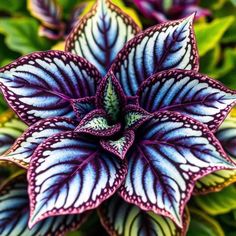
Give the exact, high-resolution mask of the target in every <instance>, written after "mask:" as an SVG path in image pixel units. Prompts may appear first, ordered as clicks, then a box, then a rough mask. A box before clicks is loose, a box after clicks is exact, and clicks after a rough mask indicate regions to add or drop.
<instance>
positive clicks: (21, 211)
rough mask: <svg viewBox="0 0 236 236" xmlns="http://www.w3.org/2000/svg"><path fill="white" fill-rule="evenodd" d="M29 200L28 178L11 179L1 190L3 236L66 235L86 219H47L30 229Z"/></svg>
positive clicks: (57, 217) (0, 205) (72, 217)
mask: <svg viewBox="0 0 236 236" xmlns="http://www.w3.org/2000/svg"><path fill="white" fill-rule="evenodd" d="M28 219H29V200H28V193H27V181H26V176H24V175H20V176H17V177H15V178H13V179H11V180H10V181H9V182H7V184H5V185H4V186H3V187H2V188H1V190H0V234H1V236H13V235H14V236H29V235H30V236H45V235H54V236H59V235H64V234H65V233H66V232H67V231H69V230H73V229H76V228H77V227H79V225H80V224H81V223H83V221H84V220H85V219H86V215H85V214H81V215H64V216H56V217H51V218H48V219H45V220H43V221H41V222H39V223H38V224H36V225H35V226H34V227H33V228H31V229H29V228H28V225H27V223H28Z"/></svg>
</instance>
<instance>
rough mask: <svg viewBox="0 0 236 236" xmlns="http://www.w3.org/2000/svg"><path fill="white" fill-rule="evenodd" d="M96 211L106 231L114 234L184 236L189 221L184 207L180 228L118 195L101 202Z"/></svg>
mask: <svg viewBox="0 0 236 236" xmlns="http://www.w3.org/2000/svg"><path fill="white" fill-rule="evenodd" d="M98 213H99V216H100V220H101V222H102V224H103V226H104V227H105V229H106V230H107V232H108V233H109V234H110V235H116V236H124V235H125V236H150V235H153V236H154V235H158V236H184V235H186V231H187V229H188V225H189V221H190V216H189V212H188V210H187V209H186V210H185V214H184V219H183V229H180V228H179V227H177V226H176V225H175V224H174V222H173V221H172V220H170V219H169V218H167V217H163V216H160V215H156V214H155V213H153V212H151V211H149V212H146V211H143V210H141V209H140V208H138V207H136V206H134V205H132V204H128V203H127V202H125V201H124V200H123V199H122V198H120V197H118V196H115V197H112V198H111V199H109V200H108V201H106V202H105V203H104V204H102V205H101V206H100V207H99V209H98Z"/></svg>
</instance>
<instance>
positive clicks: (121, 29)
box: [66, 0, 140, 76]
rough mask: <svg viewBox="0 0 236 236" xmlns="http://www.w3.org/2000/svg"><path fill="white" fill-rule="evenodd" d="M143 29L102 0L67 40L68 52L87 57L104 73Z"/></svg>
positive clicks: (108, 2)
mask: <svg viewBox="0 0 236 236" xmlns="http://www.w3.org/2000/svg"><path fill="white" fill-rule="evenodd" d="M139 31H140V29H139V27H138V26H137V25H136V24H135V22H134V21H133V20H132V19H131V17H129V16H128V15H127V14H125V13H124V12H122V10H121V9H120V8H118V7H117V6H115V5H114V4H112V3H111V1H109V0H98V1H97V2H96V4H95V5H94V6H93V8H92V9H91V10H90V11H89V12H88V14H87V15H85V16H84V17H83V18H82V19H81V20H80V21H79V22H78V24H77V27H75V28H74V30H73V31H72V32H71V34H70V35H69V37H68V38H67V40H66V51H69V52H72V53H74V54H76V55H79V56H81V57H83V58H86V59H87V60H88V61H90V62H91V63H92V64H93V65H95V66H96V67H97V68H98V70H99V71H100V73H101V74H102V75H103V76H104V75H105V74H106V73H107V71H108V70H109V68H110V65H111V64H112V62H113V61H114V59H115V57H116V55H117V53H118V52H119V51H120V50H121V49H122V47H123V46H124V45H125V43H126V42H127V41H128V40H130V39H131V38H133V37H134V36H135V35H136V34H137V33H138V32H139Z"/></svg>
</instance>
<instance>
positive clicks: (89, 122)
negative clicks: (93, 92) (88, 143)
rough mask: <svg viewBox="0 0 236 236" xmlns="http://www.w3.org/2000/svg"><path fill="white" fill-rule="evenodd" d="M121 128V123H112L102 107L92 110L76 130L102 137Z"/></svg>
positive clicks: (110, 134)
mask: <svg viewBox="0 0 236 236" xmlns="http://www.w3.org/2000/svg"><path fill="white" fill-rule="evenodd" d="M120 129H121V124H120V123H118V124H114V125H110V124H109V122H108V118H107V115H106V112H105V111H104V110H102V109H96V110H93V111H91V112H90V113H89V114H88V115H86V116H85V117H84V118H83V119H82V120H81V121H80V123H79V125H78V126H77V127H76V129H75V131H76V132H79V133H87V134H91V135H95V136H100V137H109V136H112V135H113V134H115V133H117V132H119V131H120Z"/></svg>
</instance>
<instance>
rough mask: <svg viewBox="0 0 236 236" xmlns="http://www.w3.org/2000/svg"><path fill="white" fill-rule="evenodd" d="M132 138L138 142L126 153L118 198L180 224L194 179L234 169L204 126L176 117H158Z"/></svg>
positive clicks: (162, 115) (161, 113) (181, 116)
mask: <svg viewBox="0 0 236 236" xmlns="http://www.w3.org/2000/svg"><path fill="white" fill-rule="evenodd" d="M136 137H140V138H139V139H137V140H136V142H135V145H133V146H132V149H131V150H130V151H129V157H128V162H129V166H128V175H127V177H126V180H125V182H124V185H122V186H121V189H120V194H121V196H122V197H123V198H124V199H125V200H126V201H128V202H130V203H134V204H135V205H137V206H139V207H141V208H142V209H144V210H152V211H154V212H155V213H156V214H161V215H165V216H168V217H170V218H171V219H173V220H174V221H175V222H176V223H177V224H178V225H179V226H182V214H183V210H184V207H185V204H186V202H187V201H188V200H189V198H190V196H191V193H192V190H193V187H194V184H195V181H196V180H197V179H199V178H201V177H203V176H204V175H206V174H209V173H211V172H213V171H217V170H222V169H234V168H235V167H236V166H235V164H234V163H233V162H232V160H230V159H229V158H228V157H227V156H226V154H225V153H224V151H223V149H222V147H221V146H220V144H219V142H218V140H217V139H216V138H215V137H214V136H213V134H212V133H211V132H210V131H209V130H208V129H207V128H206V126H205V125H202V124H201V123H200V122H197V121H195V120H194V119H192V118H190V117H187V116H183V115H181V114H179V113H174V112H159V113H156V114H155V116H154V117H153V118H152V119H151V120H150V121H149V122H148V123H147V124H146V125H143V126H142V127H141V129H140V130H139V131H138V132H137V135H136Z"/></svg>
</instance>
